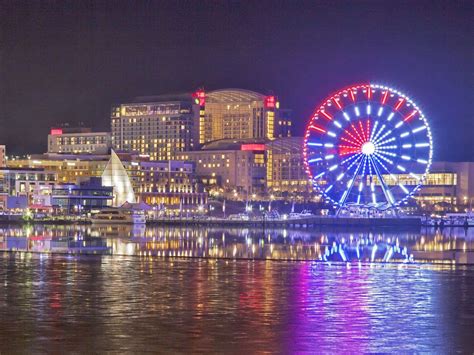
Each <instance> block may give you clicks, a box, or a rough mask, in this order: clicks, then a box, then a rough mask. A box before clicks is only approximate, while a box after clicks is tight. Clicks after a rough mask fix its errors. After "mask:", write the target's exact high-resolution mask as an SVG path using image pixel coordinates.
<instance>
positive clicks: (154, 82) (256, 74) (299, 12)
mask: <svg viewBox="0 0 474 355" xmlns="http://www.w3.org/2000/svg"><path fill="white" fill-rule="evenodd" d="M1 6H2V10H3V11H2V15H0V16H2V32H3V34H4V41H3V48H4V51H3V54H2V65H1V80H2V90H1V91H0V98H1V101H0V102H1V103H2V106H3V115H2V117H0V128H1V129H0V139H1V141H2V143H4V144H6V145H7V147H9V151H10V152H12V153H17V154H24V153H30V152H32V153H41V152H44V151H46V147H45V142H44V139H43V137H44V135H46V134H47V132H48V130H49V128H50V127H51V126H54V125H55V124H57V123H59V122H70V123H77V122H85V123H86V124H87V125H89V126H92V127H93V128H94V129H97V130H110V126H109V112H110V107H111V106H112V105H114V104H116V103H118V102H123V101H124V100H127V99H128V98H131V97H135V96H139V95H155V94H167V93H173V92H183V91H193V90H196V89H197V88H200V87H203V88H204V89H205V90H206V91H212V90H216V89H220V88H229V87H238V88H242V89H249V90H254V91H257V92H262V93H263V94H266V95H271V94H277V95H278V97H279V99H280V101H281V103H282V105H283V107H285V108H290V109H292V110H293V121H294V124H293V134H294V135H295V136H302V135H303V132H304V126H305V124H306V121H307V120H308V118H309V117H310V116H311V114H312V110H313V109H314V105H315V104H316V103H318V102H320V101H321V100H322V99H323V98H324V97H326V96H327V93H330V92H334V91H335V90H337V89H338V88H339V87H344V86H347V85H350V84H353V83H356V82H378V83H380V84H382V85H388V84H389V85H391V86H393V87H394V88H395V89H399V90H403V91H404V92H405V93H406V94H407V95H408V96H410V97H413V98H414V99H415V100H416V101H417V102H418V103H419V105H420V106H421V108H422V110H423V111H424V112H425V114H426V116H427V117H429V118H430V121H431V126H432V131H433V139H434V141H435V142H442V144H439V145H438V146H437V149H436V150H435V151H434V160H438V161H440V160H444V161H463V160H464V161H468V160H470V159H471V157H472V153H473V150H474V149H473V146H472V144H470V137H469V133H468V132H470V131H472V118H471V116H472V114H471V111H470V108H469V102H471V101H472V90H471V88H472V86H473V85H472V75H469V74H466V73H470V72H471V73H472V53H473V51H472V44H471V41H469V35H468V34H469V33H470V29H472V24H470V22H469V21H468V18H469V16H465V14H468V13H470V11H471V13H472V9H471V8H470V7H469V3H468V2H455V3H445V2H428V1H426V2H424V1H418V2H399V3H396V4H391V5H390V6H386V5H385V4H382V3H378V2H375V1H368V2H361V3H360V4H358V6H351V7H349V6H346V5H345V4H344V3H339V4H324V3H312V2H302V3H301V4H300V6H293V4H292V3H291V2H278V3H273V2H265V1H263V2H259V3H258V4H255V3H252V4H250V3H249V4H245V3H234V4H233V3H221V4H218V5H216V4H211V3H208V2H200V3H199V5H198V4H197V3H194V2H189V3H187V6H185V7H182V6H180V5H177V4H176V5H175V4H173V3H166V2H165V3H161V2H159V3H158V2H150V3H143V4H139V5H135V6H133V11H132V12H130V11H129V10H131V9H132V3H131V2H128V1H119V2H115V3H114V5H113V6H112V5H111V4H110V3H109V4H107V3H104V4H94V5H92V3H87V2H77V3H74V4H65V3H55V4H52V5H50V6H47V5H45V3H37V4H31V6H21V5H18V4H15V5H13V3H9V2H3V3H2V5H1ZM426 8H429V11H428V12H427V11H425V10H426ZM230 39H232V40H230ZM178 44H179V45H178ZM7 127H8V130H7V129H6V128H7ZM18 137H25V138H27V139H22V140H19V139H18ZM20 142H21V144H20ZM445 142H449V144H445Z"/></svg>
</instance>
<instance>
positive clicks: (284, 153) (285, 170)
mask: <svg viewBox="0 0 474 355" xmlns="http://www.w3.org/2000/svg"><path fill="white" fill-rule="evenodd" d="M302 146H303V138H302V137H287V138H278V139H276V140H274V141H272V142H268V143H267V144H266V145H265V148H266V149H265V151H266V157H267V159H266V169H267V172H266V187H267V191H268V193H269V194H272V195H275V196H282V195H294V196H298V197H301V198H305V197H306V198H307V197H309V195H311V194H312V192H313V191H312V186H311V184H310V182H309V180H308V175H307V174H306V172H305V169H304V163H303V155H302V153H301V149H302Z"/></svg>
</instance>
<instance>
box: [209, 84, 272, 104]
mask: <svg viewBox="0 0 474 355" xmlns="http://www.w3.org/2000/svg"><path fill="white" fill-rule="evenodd" d="M265 97H266V95H263V94H260V93H258V92H255V91H251V90H245V89H235V88H229V89H220V90H214V91H209V92H207V93H206V102H212V103H220V102H223V103H226V102H251V101H261V100H264V99H265Z"/></svg>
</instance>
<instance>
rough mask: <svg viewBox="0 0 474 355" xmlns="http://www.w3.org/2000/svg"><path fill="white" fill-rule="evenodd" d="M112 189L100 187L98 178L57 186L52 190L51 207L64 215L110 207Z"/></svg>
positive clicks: (100, 183)
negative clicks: (59, 210)
mask: <svg viewBox="0 0 474 355" xmlns="http://www.w3.org/2000/svg"><path fill="white" fill-rule="evenodd" d="M112 193H113V189H112V187H107V186H103V185H102V180H101V179H100V178H96V177H95V178H90V179H85V180H83V181H80V182H78V183H77V184H57V185H55V186H54V187H53V188H52V192H51V205H52V206H53V207H55V208H59V209H61V210H62V211H64V212H66V213H81V212H86V211H90V210H93V209H101V208H104V207H108V206H111V205H112V197H113V196H112Z"/></svg>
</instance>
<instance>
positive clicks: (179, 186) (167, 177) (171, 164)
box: [131, 160, 207, 209]
mask: <svg viewBox="0 0 474 355" xmlns="http://www.w3.org/2000/svg"><path fill="white" fill-rule="evenodd" d="M131 168H132V178H133V179H139V183H138V184H137V186H138V188H137V194H138V195H139V196H140V201H142V202H145V203H147V204H148V205H165V206H168V207H174V208H183V206H185V207H186V209H189V208H192V206H194V207H199V206H202V205H204V204H206V203H207V195H206V194H205V193H204V192H203V188H202V185H201V184H200V183H199V181H198V179H197V176H196V174H195V169H194V163H192V162H189V161H176V160H169V161H164V162H163V161H160V162H155V161H143V162H140V163H139V164H132V166H131Z"/></svg>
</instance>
